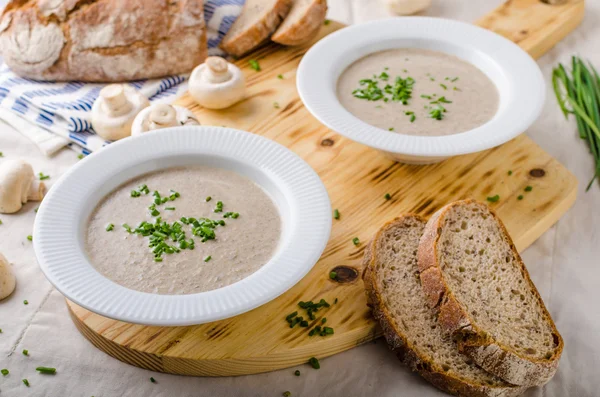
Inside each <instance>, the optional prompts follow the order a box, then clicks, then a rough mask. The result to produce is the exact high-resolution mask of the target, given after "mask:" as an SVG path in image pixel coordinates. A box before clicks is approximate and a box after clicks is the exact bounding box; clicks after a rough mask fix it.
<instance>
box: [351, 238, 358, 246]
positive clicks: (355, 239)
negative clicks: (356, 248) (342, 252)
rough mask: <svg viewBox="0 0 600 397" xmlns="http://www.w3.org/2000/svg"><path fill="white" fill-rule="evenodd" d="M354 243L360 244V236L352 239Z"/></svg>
mask: <svg viewBox="0 0 600 397" xmlns="http://www.w3.org/2000/svg"><path fill="white" fill-rule="evenodd" d="M352 244H354V245H358V244H360V240H359V239H358V237H354V238H353V239H352Z"/></svg>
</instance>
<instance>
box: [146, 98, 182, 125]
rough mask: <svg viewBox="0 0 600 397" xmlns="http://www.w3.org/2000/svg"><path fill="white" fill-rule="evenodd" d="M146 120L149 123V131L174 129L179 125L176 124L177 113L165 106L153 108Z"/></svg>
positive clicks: (171, 107)
mask: <svg viewBox="0 0 600 397" xmlns="http://www.w3.org/2000/svg"><path fill="white" fill-rule="evenodd" d="M148 119H149V121H150V129H151V130H157V129H159V128H166V127H176V126H178V125H179V123H178V122H177V112H176V111H175V109H174V108H173V106H169V105H165V104H163V105H156V106H154V107H153V108H152V110H151V111H150V114H149V115H148Z"/></svg>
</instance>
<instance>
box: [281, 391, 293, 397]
mask: <svg viewBox="0 0 600 397" xmlns="http://www.w3.org/2000/svg"><path fill="white" fill-rule="evenodd" d="M282 395H283V397H290V396H291V395H292V393H290V392H289V391H284V392H283V394H282Z"/></svg>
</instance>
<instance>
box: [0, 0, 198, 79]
mask: <svg viewBox="0 0 600 397" xmlns="http://www.w3.org/2000/svg"><path fill="white" fill-rule="evenodd" d="M0 51H1V55H2V56H3V57H4V61H5V62H6V64H7V65H8V66H9V67H10V68H11V70H12V71H14V72H15V73H17V74H19V75H21V76H23V77H28V78H32V79H40V80H58V81H65V80H80V81H90V82H117V81H124V80H137V79H144V78H152V77H160V76H166V75H170V74H176V73H185V72H190V71H191V70H192V69H193V68H194V67H195V66H196V65H198V64H200V63H202V62H203V61H204V58H206V53H207V48H206V29H205V22H204V10H203V0H93V1H89V0H12V1H11V2H9V3H8V5H7V6H6V8H5V9H4V12H3V13H2V17H1V19H0Z"/></svg>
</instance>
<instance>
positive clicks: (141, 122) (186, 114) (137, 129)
mask: <svg viewBox="0 0 600 397" xmlns="http://www.w3.org/2000/svg"><path fill="white" fill-rule="evenodd" d="M164 107H169V108H170V109H172V111H173V112H175V117H176V123H177V124H176V126H183V125H200V122H199V121H198V119H197V118H196V116H195V115H194V113H192V112H191V111H189V110H188V109H186V108H184V107H182V106H175V105H173V106H171V105H165V104H157V105H152V106H150V107H147V108H146V109H143V110H142V111H141V112H139V113H138V115H137V116H136V117H135V120H133V124H132V126H131V136H139V135H142V134H143V133H145V132H149V131H153V130H159V129H162V128H168V127H175V126H173V125H165V126H164V127H159V128H157V124H156V123H154V125H153V126H152V125H151V120H150V115H151V114H152V113H154V112H158V111H160V109H163V110H165V111H166V109H164ZM169 114H172V113H171V110H169ZM152 127H154V128H152Z"/></svg>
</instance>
